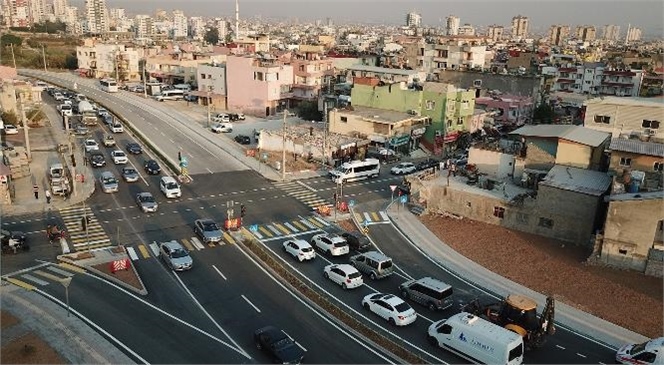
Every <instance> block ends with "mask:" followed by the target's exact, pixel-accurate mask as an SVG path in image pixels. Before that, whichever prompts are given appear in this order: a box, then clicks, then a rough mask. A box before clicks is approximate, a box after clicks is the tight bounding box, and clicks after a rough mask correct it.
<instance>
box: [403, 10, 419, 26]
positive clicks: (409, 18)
mask: <svg viewBox="0 0 664 365" xmlns="http://www.w3.org/2000/svg"><path fill="white" fill-rule="evenodd" d="M421 25H422V16H421V15H420V14H418V13H416V12H414V11H413V12H410V13H408V14H406V26H407V27H411V28H417V27H419V26H421Z"/></svg>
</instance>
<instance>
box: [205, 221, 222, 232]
mask: <svg viewBox="0 0 664 365" xmlns="http://www.w3.org/2000/svg"><path fill="white" fill-rule="evenodd" d="M203 229H204V230H206V231H218V230H219V226H218V225H217V223H214V222H203Z"/></svg>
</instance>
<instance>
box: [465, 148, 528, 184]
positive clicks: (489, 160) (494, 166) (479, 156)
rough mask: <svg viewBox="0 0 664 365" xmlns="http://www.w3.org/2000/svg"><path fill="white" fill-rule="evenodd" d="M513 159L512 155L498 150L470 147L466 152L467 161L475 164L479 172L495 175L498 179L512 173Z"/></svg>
mask: <svg viewBox="0 0 664 365" xmlns="http://www.w3.org/2000/svg"><path fill="white" fill-rule="evenodd" d="M514 160H515V158H514V155H510V154H507V153H502V152H500V151H490V150H484V149H479V148H471V149H470V152H469V153H468V163H471V164H475V165H476V166H477V168H478V169H479V170H480V172H481V173H486V174H488V175H489V176H495V177H497V178H498V179H504V178H507V177H509V176H511V175H512V172H513V169H514ZM519 177H520V175H519Z"/></svg>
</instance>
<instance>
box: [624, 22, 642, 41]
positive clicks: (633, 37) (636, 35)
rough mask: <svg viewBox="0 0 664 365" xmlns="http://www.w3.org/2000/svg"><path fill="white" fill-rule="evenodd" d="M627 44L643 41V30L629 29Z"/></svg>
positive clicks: (626, 38)
mask: <svg viewBox="0 0 664 365" xmlns="http://www.w3.org/2000/svg"><path fill="white" fill-rule="evenodd" d="M625 40H626V41H627V43H629V42H638V41H640V40H641V28H636V27H632V26H631V25H630V26H629V27H628V28H627V35H626V36H625Z"/></svg>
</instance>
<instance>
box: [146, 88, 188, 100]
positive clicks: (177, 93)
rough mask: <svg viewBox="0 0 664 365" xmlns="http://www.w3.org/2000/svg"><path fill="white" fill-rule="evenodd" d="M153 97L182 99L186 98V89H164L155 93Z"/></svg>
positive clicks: (158, 98) (156, 98)
mask: <svg viewBox="0 0 664 365" xmlns="http://www.w3.org/2000/svg"><path fill="white" fill-rule="evenodd" d="M153 98H154V99H155V100H157V101H164V100H182V99H184V90H177V89H176V90H162V91H161V93H159V94H157V95H154V96H153Z"/></svg>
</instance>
